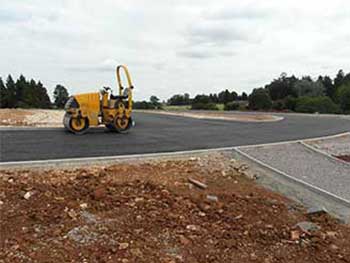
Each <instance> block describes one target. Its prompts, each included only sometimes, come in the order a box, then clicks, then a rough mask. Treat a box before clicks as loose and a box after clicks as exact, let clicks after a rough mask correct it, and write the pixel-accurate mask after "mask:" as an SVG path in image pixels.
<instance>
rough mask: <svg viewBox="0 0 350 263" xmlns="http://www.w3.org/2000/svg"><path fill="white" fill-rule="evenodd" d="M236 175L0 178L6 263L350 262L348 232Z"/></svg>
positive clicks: (77, 173)
mask: <svg viewBox="0 0 350 263" xmlns="http://www.w3.org/2000/svg"><path fill="white" fill-rule="evenodd" d="M238 170H239V169H237V167H235V166H234V165H233V162H232V161H231V160H230V159H228V158H226V157H224V156H221V155H214V156H213V155H211V156H209V157H205V156H204V157H201V158H200V159H184V160H172V161H171V160H163V161H148V162H137V163H133V164H125V163H124V164H119V165H114V166H109V167H92V168H85V169H82V168H81V169H67V170H51V171H38V170H37V171H36V170H28V171H16V172H14V171H3V172H0V200H1V202H0V211H1V214H0V215H1V221H0V226H1V244H0V245H1V249H0V262H124V263H125V262H242V263H244V262H266V263H269V262H327V263H328V262H350V227H349V226H348V225H342V224H339V223H338V222H337V221H336V220H335V219H333V218H331V217H329V216H328V215H318V216H316V215H314V216H308V215H306V214H305V211H304V209H303V208H301V207H300V206H298V205H296V204H295V203H293V202H291V201H289V200H287V199H286V198H284V197H282V196H280V195H279V194H276V193H273V192H269V191H267V190H265V189H263V188H261V187H259V186H258V185H256V184H255V182H254V181H253V180H250V179H247V178H246V177H245V176H243V175H242V174H240V173H239V172H238ZM188 178H193V179H196V180H199V181H200V182H202V183H205V184H206V185H207V186H208V187H207V188H206V189H204V190H203V189H200V188H197V187H196V186H193V185H191V184H190V183H188ZM208 195H209V196H208ZM216 199H217V200H216ZM301 221H309V222H313V223H314V224H316V225H318V226H319V227H320V229H318V230H315V231H312V232H308V231H306V232H305V231H304V232H303V231H300V230H299V229H297V228H296V227H295V225H296V224H297V223H298V222H301Z"/></svg>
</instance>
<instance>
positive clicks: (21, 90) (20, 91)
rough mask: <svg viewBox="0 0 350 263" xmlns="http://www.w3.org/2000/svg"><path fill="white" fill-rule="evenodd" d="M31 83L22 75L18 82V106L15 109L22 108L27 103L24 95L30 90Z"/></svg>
mask: <svg viewBox="0 0 350 263" xmlns="http://www.w3.org/2000/svg"><path fill="white" fill-rule="evenodd" d="M28 85H29V83H28V82H27V80H26V78H25V77H24V76H23V75H20V76H19V78H18V79H17V81H16V96H15V97H16V105H15V107H16V108H17V107H19V108H22V107H23V106H24V105H26V103H25V102H24V101H23V94H24V92H25V90H26V89H27V88H28Z"/></svg>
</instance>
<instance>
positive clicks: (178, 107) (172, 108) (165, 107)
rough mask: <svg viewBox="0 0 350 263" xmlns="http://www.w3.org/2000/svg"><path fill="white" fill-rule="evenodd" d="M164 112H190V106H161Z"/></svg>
mask: <svg viewBox="0 0 350 263" xmlns="http://www.w3.org/2000/svg"><path fill="white" fill-rule="evenodd" d="M163 109H164V110H173V111H182V110H190V109H191V105H181V106H177V105H163Z"/></svg>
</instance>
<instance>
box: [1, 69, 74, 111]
mask: <svg viewBox="0 0 350 263" xmlns="http://www.w3.org/2000/svg"><path fill="white" fill-rule="evenodd" d="M68 97H69V94H68V91H67V89H66V88H65V87H64V86H62V85H59V84H58V85H56V87H55V89H54V93H53V98H54V101H53V102H51V100H50V96H49V95H48V93H47V89H46V87H45V86H44V85H43V84H42V83H41V81H35V80H34V79H30V80H27V79H26V78H25V77H24V76H23V75H20V76H19V78H18V79H17V80H16V81H15V80H14V79H13V78H12V76H11V75H8V77H7V78H6V81H5V82H4V81H3V79H2V78H1V77H0V108H41V109H50V108H63V107H64V104H65V103H66V101H67V99H68Z"/></svg>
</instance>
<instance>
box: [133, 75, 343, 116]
mask: <svg viewBox="0 0 350 263" xmlns="http://www.w3.org/2000/svg"><path fill="white" fill-rule="evenodd" d="M166 104H167V105H172V106H175V105H176V106H183V105H190V107H191V109H195V110H197V109H205V110H219V105H220V104H222V105H223V109H224V110H238V109H241V110H276V111H295V112H304V113H315V112H319V113H345V114H348V113H350V73H347V74H345V73H344V71H343V70H339V71H338V73H337V75H336V76H335V77H334V79H332V78H331V77H329V76H319V77H318V78H317V79H316V80H313V79H312V78H311V77H310V76H303V77H301V78H297V77H296V76H294V75H292V76H288V75H287V74H286V73H282V74H281V75H280V76H279V77H278V78H277V79H274V80H272V81H271V82H270V83H268V84H266V85H265V86H264V87H260V88H256V89H253V91H252V92H251V94H249V96H248V95H247V94H246V93H245V92H243V93H242V94H241V95H238V94H237V93H236V92H235V91H229V90H227V89H226V90H223V91H221V92H219V93H217V94H216V93H212V94H209V95H207V94H198V95H196V96H194V98H190V95H189V94H187V93H185V94H176V95H174V96H172V97H171V98H170V99H168V101H167V102H166ZM138 106H140V108H145V109H153V108H159V105H158V104H157V105H156V104H154V103H152V102H147V101H143V102H142V104H136V107H138Z"/></svg>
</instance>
